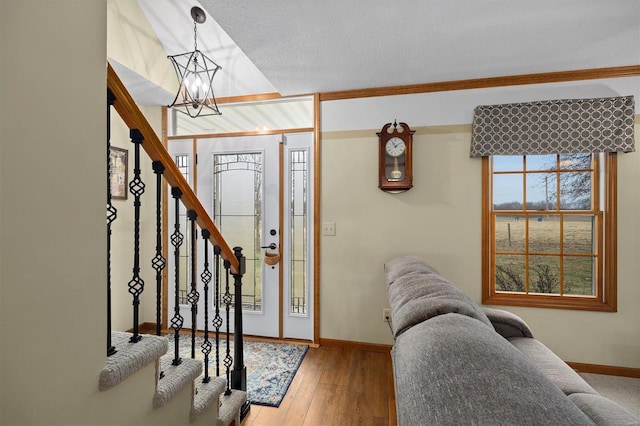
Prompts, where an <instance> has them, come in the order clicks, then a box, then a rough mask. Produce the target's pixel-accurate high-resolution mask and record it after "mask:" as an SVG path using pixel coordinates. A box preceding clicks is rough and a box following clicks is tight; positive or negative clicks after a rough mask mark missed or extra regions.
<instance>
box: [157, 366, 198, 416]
mask: <svg viewBox="0 0 640 426" xmlns="http://www.w3.org/2000/svg"><path fill="white" fill-rule="evenodd" d="M172 361H173V356H172V355H165V356H163V357H161V358H160V371H161V372H163V373H164V377H163V378H162V379H158V381H157V385H156V394H155V396H154V398H153V406H154V407H156V408H158V407H162V406H164V405H165V404H166V403H167V402H169V400H170V399H171V398H173V397H174V396H175V395H176V394H177V393H178V392H179V391H180V390H181V389H182V388H184V387H185V386H187V385H191V386H194V381H195V380H196V378H197V377H198V376H199V375H200V374H202V369H203V367H202V361H200V360H197V359H191V358H183V359H182V362H181V363H180V364H179V365H173V364H172Z"/></svg>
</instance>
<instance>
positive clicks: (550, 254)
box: [495, 215, 597, 296]
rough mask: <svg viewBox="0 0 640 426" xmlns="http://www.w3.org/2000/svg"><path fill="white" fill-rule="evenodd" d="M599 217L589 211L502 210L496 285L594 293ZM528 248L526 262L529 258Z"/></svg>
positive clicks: (497, 226)
mask: <svg viewBox="0 0 640 426" xmlns="http://www.w3.org/2000/svg"><path fill="white" fill-rule="evenodd" d="M595 221H596V219H594V218H593V216H590V215H564V216H563V217H562V218H561V216H560V215H535V216H533V215H532V216H529V217H528V219H527V218H526V217H525V216H524V215H499V216H496V221H495V235H496V240H495V247H496V260H495V262H496V289H498V290H500V291H516V292H522V291H527V290H528V292H529V293H547V294H560V292H561V290H560V286H561V283H562V293H563V294H573V295H585V296H591V295H594V293H595V292H594V284H593V277H594V271H595V259H596V258H595V244H596V237H595V235H596V234H597V232H596V222H595ZM526 254H528V255H529V256H528V262H527V261H526V256H525V255H526Z"/></svg>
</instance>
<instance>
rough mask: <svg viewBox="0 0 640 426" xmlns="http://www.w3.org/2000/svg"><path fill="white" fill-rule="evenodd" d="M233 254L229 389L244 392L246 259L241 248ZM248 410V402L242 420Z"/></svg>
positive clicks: (245, 371)
mask: <svg viewBox="0 0 640 426" xmlns="http://www.w3.org/2000/svg"><path fill="white" fill-rule="evenodd" d="M233 253H234V254H235V256H236V258H237V259H238V272H237V273H234V274H233V294H234V299H235V300H234V325H235V329H234V330H233V371H232V372H231V387H232V388H233V389H239V390H242V391H245V392H246V390H247V367H246V366H245V365H244V343H243V330H242V276H243V275H244V273H245V271H246V258H245V257H244V255H243V254H242V247H234V248H233ZM250 408H251V405H250V403H249V401H247V402H246V403H245V405H244V406H243V407H242V409H241V417H242V418H244V416H245V415H246V414H247V412H248V411H249V409H250Z"/></svg>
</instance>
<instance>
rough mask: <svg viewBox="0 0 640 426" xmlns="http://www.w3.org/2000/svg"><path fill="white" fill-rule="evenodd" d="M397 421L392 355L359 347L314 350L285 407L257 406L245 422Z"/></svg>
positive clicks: (324, 423)
mask: <svg viewBox="0 0 640 426" xmlns="http://www.w3.org/2000/svg"><path fill="white" fill-rule="evenodd" d="M356 424H357V425H396V411H395V395H394V391H393V373H392V369H391V356H390V354H389V352H388V351H384V352H379V351H376V352H373V351H367V350H366V349H364V350H363V349H362V348H358V347H354V346H347V345H344V346H321V347H319V348H309V351H308V352H307V355H306V356H305V358H304V361H303V362H302V364H301V365H300V368H299V369H298V372H297V374H296V377H295V378H294V379H293V382H292V383H291V386H290V387H289V391H288V392H287V395H286V396H285V397H284V399H283V400H282V403H281V404H280V407H278V408H274V407H265V406H260V405H252V406H251V411H250V412H249V414H248V415H247V417H246V418H245V419H244V420H243V421H242V426H263V425H296V426H298V425H322V426H328V425H331V426H333V425H356Z"/></svg>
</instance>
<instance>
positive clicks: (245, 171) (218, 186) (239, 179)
mask: <svg viewBox="0 0 640 426" xmlns="http://www.w3.org/2000/svg"><path fill="white" fill-rule="evenodd" d="M213 161H214V167H213V204H214V205H213V212H214V214H213V220H214V222H215V223H216V225H217V226H218V229H219V230H220V232H221V233H222V235H224V236H225V239H226V240H227V241H233V245H234V246H240V247H242V248H243V251H242V253H243V255H244V256H245V258H246V259H245V260H246V273H245V275H244V276H243V277H242V283H243V284H242V293H243V294H242V306H243V309H244V310H249V311H262V251H261V249H260V242H261V241H262V185H263V174H262V170H263V155H262V153H259V152H252V153H238V154H216V155H214V159H213ZM221 291H222V289H221ZM230 292H231V294H232V296H233V291H232V289H230ZM232 303H233V302H232Z"/></svg>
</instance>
